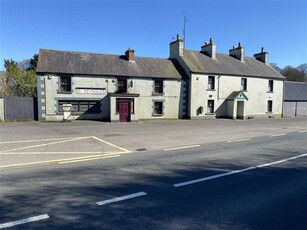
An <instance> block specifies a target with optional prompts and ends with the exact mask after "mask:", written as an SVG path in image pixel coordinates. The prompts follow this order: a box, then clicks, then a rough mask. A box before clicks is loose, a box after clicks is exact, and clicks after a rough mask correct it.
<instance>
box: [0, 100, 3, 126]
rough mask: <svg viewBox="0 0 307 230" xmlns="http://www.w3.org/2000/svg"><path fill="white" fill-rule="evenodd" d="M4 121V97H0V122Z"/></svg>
mask: <svg viewBox="0 0 307 230" xmlns="http://www.w3.org/2000/svg"><path fill="white" fill-rule="evenodd" d="M2 121H4V99H3V98H0V122H2Z"/></svg>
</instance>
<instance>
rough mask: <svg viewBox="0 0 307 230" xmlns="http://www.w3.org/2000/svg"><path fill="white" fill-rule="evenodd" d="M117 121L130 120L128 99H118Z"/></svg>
mask: <svg viewBox="0 0 307 230" xmlns="http://www.w3.org/2000/svg"><path fill="white" fill-rule="evenodd" d="M119 121H120V122H129V121H130V101H127V100H120V101H119Z"/></svg>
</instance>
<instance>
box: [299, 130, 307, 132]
mask: <svg viewBox="0 0 307 230" xmlns="http://www.w3.org/2000/svg"><path fill="white" fill-rule="evenodd" d="M299 133H307V130H302V131H299Z"/></svg>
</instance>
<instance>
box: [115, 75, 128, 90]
mask: <svg viewBox="0 0 307 230" xmlns="http://www.w3.org/2000/svg"><path fill="white" fill-rule="evenodd" d="M127 80H128V79H126V78H118V79H117V90H116V93H127V92H128V81H127ZM119 82H123V83H124V84H123V85H119ZM120 88H122V89H120Z"/></svg>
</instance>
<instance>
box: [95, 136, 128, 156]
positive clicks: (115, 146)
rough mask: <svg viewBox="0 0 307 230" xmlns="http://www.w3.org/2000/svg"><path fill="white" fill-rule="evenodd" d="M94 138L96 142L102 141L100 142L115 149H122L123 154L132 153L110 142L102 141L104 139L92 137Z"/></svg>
mask: <svg viewBox="0 0 307 230" xmlns="http://www.w3.org/2000/svg"><path fill="white" fill-rule="evenodd" d="M92 138H93V139H95V140H97V141H100V142H102V143H105V144H107V145H110V146H112V147H114V148H117V149H120V150H122V151H124V152H123V153H131V151H129V150H128V149H124V148H122V147H119V146H117V145H114V144H112V143H110V142H108V141H105V140H102V139H100V138H98V137H95V136H92Z"/></svg>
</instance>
